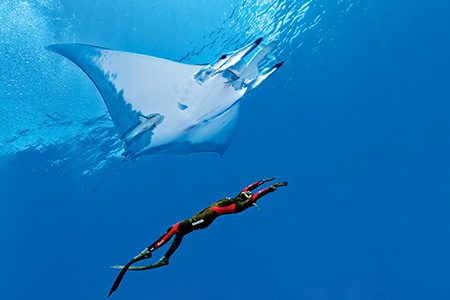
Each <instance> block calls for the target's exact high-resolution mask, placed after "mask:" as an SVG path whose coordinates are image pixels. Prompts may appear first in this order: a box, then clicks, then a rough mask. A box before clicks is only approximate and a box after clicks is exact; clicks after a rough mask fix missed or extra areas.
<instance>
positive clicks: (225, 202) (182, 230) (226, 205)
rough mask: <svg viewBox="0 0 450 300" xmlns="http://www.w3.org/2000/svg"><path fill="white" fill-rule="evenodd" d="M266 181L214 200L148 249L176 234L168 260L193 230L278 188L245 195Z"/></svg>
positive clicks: (242, 208) (151, 249)
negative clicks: (231, 195)
mask: <svg viewBox="0 0 450 300" xmlns="http://www.w3.org/2000/svg"><path fill="white" fill-rule="evenodd" d="M264 182H265V181H264V180H260V181H258V182H255V183H253V184H251V185H249V186H248V187H246V188H245V189H243V190H242V192H241V193H240V194H239V195H238V196H237V197H235V198H224V199H221V200H219V201H217V202H214V203H213V204H211V205H210V206H208V207H207V208H205V209H204V210H202V211H201V212H199V213H197V214H195V215H194V216H193V217H191V218H189V219H187V220H184V221H180V222H178V223H176V224H175V225H173V226H172V227H170V228H169V229H168V230H167V232H166V233H165V234H164V235H163V236H161V237H160V238H159V239H158V240H157V241H156V242H154V243H153V244H152V245H151V246H149V247H148V250H149V251H150V252H153V251H154V250H156V249H158V248H159V247H161V246H163V245H164V244H166V243H167V242H168V241H169V240H170V239H171V238H172V237H173V236H175V238H174V241H173V243H172V245H171V246H170V248H169V250H168V251H167V252H166V254H165V255H164V257H165V258H166V259H167V260H168V259H169V258H170V256H172V254H173V253H174V252H175V250H177V248H178V246H179V245H180V243H181V241H182V240H183V237H184V236H185V235H186V234H188V233H191V232H192V231H194V230H197V229H203V228H206V227H208V226H209V225H211V224H212V222H214V220H215V219H216V218H217V217H219V216H221V215H226V214H234V213H239V212H241V211H244V210H246V209H247V208H249V207H251V206H253V205H254V204H255V203H256V201H258V199H259V198H261V197H262V196H264V195H267V194H268V193H270V192H273V191H275V190H276V188H275V187H273V186H271V187H268V188H265V189H262V190H261V191H259V192H257V193H255V194H252V195H250V196H248V197H246V196H245V194H244V193H245V192H249V191H252V190H254V189H256V188H257V187H259V186H260V185H262V184H263V183H264Z"/></svg>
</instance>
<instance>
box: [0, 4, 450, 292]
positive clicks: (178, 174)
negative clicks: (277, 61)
mask: <svg viewBox="0 0 450 300" xmlns="http://www.w3.org/2000/svg"><path fill="white" fill-rule="evenodd" d="M449 9H450V4H446V3H445V2H444V1H437V0H436V1H434V0H432V1H428V2H426V3H424V2H423V1H416V0H410V1H396V2H395V1H394V2H393V1H387V0H379V1H368V0H360V1H357V0H348V1H345V0H312V1H294V0H292V1H282V0H272V1H264V0H246V1H242V0H241V1H237V0H235V1H231V0H230V1H225V0H215V1H214V3H212V1H207V0H195V1H194V0H186V1H182V2H180V1H162V0H158V1H114V2H112V3H110V2H109V1H86V0H81V1H69V0H29V1H16V0H2V2H1V3H0V22H1V26H0V54H1V56H0V66H1V68H0V101H1V105H0V245H1V248H0V254H1V257H2V262H1V263H2V268H1V269H0V299H99V298H105V297H106V294H107V292H108V290H109V288H110V286H111V284H112V282H113V280H114V278H115V276H116V274H117V272H116V270H112V269H110V268H109V266H110V265H114V264H118V263H125V262H126V261H128V260H129V259H130V258H131V257H132V256H134V255H135V254H136V253H137V252H138V251H140V250H142V248H143V247H145V246H146V245H148V244H149V243H151V242H153V241H154V240H155V239H156V238H157V237H159V236H160V235H161V234H162V233H163V232H164V231H165V230H166V229H167V227H168V226H170V225H171V224H173V223H174V222H176V221H178V220H180V219H184V218H187V217H190V216H191V215H192V214H193V213H195V212H197V211H199V210H200V209H202V208H203V207H205V206H207V205H209V204H210V203H211V202H213V201H215V200H217V199H219V198H221V197H223V196H233V195H235V194H236V192H237V191H239V190H240V189H241V188H242V187H243V186H245V185H246V184H248V183H250V182H252V181H255V180H258V179H260V178H264V177H269V176H276V177H277V178H279V179H280V180H281V179H285V180H288V181H289V183H290V185H289V187H287V188H285V189H283V190H281V189H280V190H279V191H277V192H276V193H274V194H271V195H269V196H267V197H266V198H264V199H262V200H261V202H260V206H261V210H257V209H251V210H248V211H246V212H244V213H242V214H238V215H233V216H226V217H222V218H220V219H218V220H217V221H216V222H215V223H214V224H213V225H212V226H211V227H210V228H208V229H207V230H204V231H198V232H194V233H192V234H191V235H189V236H187V237H186V238H185V239H184V241H183V244H182V245H181V247H180V249H179V250H178V252H177V253H176V254H175V255H174V256H173V258H172V259H171V264H170V265H169V266H168V267H165V268H161V269H158V270H153V271H148V272H143V273H137V274H136V273H134V274H127V276H126V277H125V280H124V282H123V284H122V286H121V287H120V289H119V290H118V292H117V293H116V294H114V295H113V297H114V298H117V299H180V298H182V297H183V298H184V299H212V298H214V299H448V298H449V297H450V282H449V278H450V276H449V270H450V256H449V255H448V253H449V251H450V238H449V236H450V235H449V234H450V219H449V218H448V212H449V211H450V204H449V202H448V199H449V196H450V159H449V153H450V143H449V139H448V132H449V131H450V118H449V116H450V104H449V102H448V101H449V99H450V75H449V74H450V73H449V69H450V56H449V53H450V35H449V34H448V28H449V25H450V24H449V23H450V21H449V20H450V13H449V12H450V10H449ZM259 36H264V37H266V38H267V39H278V40H280V41H281V44H280V47H279V49H278V52H277V53H276V55H277V56H278V57H280V58H281V59H283V60H286V64H285V65H284V66H283V68H282V69H281V70H279V72H277V73H276V74H275V75H274V76H273V77H271V78H270V79H269V80H267V81H266V82H264V83H263V84H262V85H261V86H260V87H258V88H257V89H256V90H254V91H252V92H251V93H250V94H248V95H246V96H245V99H243V101H242V105H241V114H240V119H239V123H238V126H237V131H236V133H235V135H234V138H233V141H232V143H231V145H230V147H229V149H228V151H227V152H226V153H225V155H224V156H223V157H221V156H219V155H216V154H211V153H209V154H208V153H200V154H193V155H179V156H154V157H147V158H145V159H142V160H139V161H138V162H136V163H133V162H127V163H122V162H121V155H120V154H121V152H122V144H121V142H120V140H119V139H118V136H117V134H116V133H115V130H114V127H113V124H112V122H111V120H110V117H109V116H108V113H107V111H106V108H105V106H104V104H103V101H102V99H101V97H100V95H99V94H98V92H97V90H96V88H95V86H94V85H93V84H92V83H91V82H90V81H89V79H88V78H87V77H86V76H85V74H83V73H82V71H80V70H79V69H78V68H77V67H76V66H75V65H73V64H71V63H70V62H68V61H66V60H64V59H63V58H61V57H59V56H57V55H55V54H54V53H50V52H48V51H46V50H45V49H44V47H45V46H47V45H49V44H53V43H63V42H79V43H88V44H95V45H99V46H104V47H108V48H113V49H120V50H125V51H131V52H138V53H144V54H148V55H154V56H159V57H165V58H168V59H173V60H179V61H183V62H188V63H205V62H210V61H211V60H213V59H214V58H217V56H218V55H219V54H220V53H222V52H224V51H231V50H234V49H236V48H238V47H240V46H241V45H243V44H245V43H246V42H248V41H251V40H254V39H255V38H257V37H259ZM93 190H95V192H94V193H92V191H93ZM162 253H163V251H160V252H158V253H155V257H157V256H159V255H160V254H162Z"/></svg>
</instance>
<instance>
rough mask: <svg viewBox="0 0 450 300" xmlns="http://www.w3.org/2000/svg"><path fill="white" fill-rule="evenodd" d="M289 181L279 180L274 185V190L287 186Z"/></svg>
mask: <svg viewBox="0 0 450 300" xmlns="http://www.w3.org/2000/svg"><path fill="white" fill-rule="evenodd" d="M287 185H288V182H287V181H282V182H277V183H275V184H274V185H272V188H273V190H274V191H275V190H276V189H277V188H279V187H280V186H287Z"/></svg>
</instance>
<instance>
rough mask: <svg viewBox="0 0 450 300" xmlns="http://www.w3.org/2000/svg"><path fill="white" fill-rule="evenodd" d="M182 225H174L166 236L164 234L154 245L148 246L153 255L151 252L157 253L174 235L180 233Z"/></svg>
mask: <svg viewBox="0 0 450 300" xmlns="http://www.w3.org/2000/svg"><path fill="white" fill-rule="evenodd" d="M180 223H181V222H178V223H176V224H175V225H173V226H172V227H170V228H169V229H168V230H167V232H166V233H165V234H163V235H162V236H161V237H160V238H159V239H157V240H156V241H155V242H154V243H153V244H151V245H150V246H148V247H147V249H148V250H149V252H150V253H151V252H153V251H155V250H156V249H158V248H160V247H162V246H164V245H165V244H166V243H167V242H168V241H169V240H170V239H171V238H172V236H173V235H175V234H177V233H180V231H179V229H178V226H179V225H180ZM144 251H145V250H144Z"/></svg>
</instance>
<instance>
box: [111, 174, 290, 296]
mask: <svg viewBox="0 0 450 300" xmlns="http://www.w3.org/2000/svg"><path fill="white" fill-rule="evenodd" d="M272 180H274V178H267V179H263V180H260V181H258V182H255V183H253V184H251V185H249V186H248V187H246V188H245V189H243V190H242V192H240V193H239V195H238V196H236V197H234V198H224V199H221V200H219V201H217V202H214V203H213V204H211V205H210V206H208V207H207V208H205V209H204V210H202V211H201V212H199V213H197V214H196V215H194V216H193V217H192V218H189V219H187V220H184V221H180V222H178V223H176V224H175V225H173V226H172V227H170V228H169V229H168V230H167V232H166V233H165V234H163V235H162V236H161V237H160V238H159V239H158V240H157V241H156V242H154V243H153V244H152V245H150V246H149V247H147V248H145V249H144V250H143V251H142V252H141V253H139V254H138V255H137V256H135V257H134V258H133V259H132V260H130V261H129V262H128V263H127V264H126V265H124V266H113V268H117V269H121V271H120V273H119V275H117V278H116V280H115V281H114V283H113V286H112V287H111V290H110V291H109V294H108V296H111V294H112V293H113V292H114V291H115V290H117V288H118V287H119V285H120V282H121V281H122V279H123V277H124V276H125V273H126V272H127V271H128V270H133V271H143V270H149V269H154V268H159V267H162V266H166V265H168V264H169V258H170V257H171V256H172V255H173V253H174V252H175V250H177V248H178V246H180V243H181V241H182V240H183V237H184V236H185V235H186V234H188V233H190V232H192V231H194V230H197V229H203V228H206V227H208V226H209V225H211V223H212V222H214V220H215V219H216V218H217V217H218V216H221V215H226V214H234V213H238V212H241V211H243V210H246V209H247V208H249V207H251V206H253V205H256V201H258V199H259V198H261V197H262V196H264V195H267V194H268V193H270V192H273V191H275V190H276V189H277V188H278V187H280V186H286V185H287V182H286V181H283V182H279V183H275V184H273V185H272V186H271V187H268V188H265V189H262V190H260V191H259V192H257V193H255V194H252V193H251V192H250V191H252V190H254V189H256V188H257V187H259V186H260V185H262V184H263V183H266V182H269V181H272ZM172 237H175V238H174V240H173V242H172V245H170V247H169V250H167V252H166V254H164V256H163V257H162V258H161V259H160V260H158V261H157V262H156V263H154V264H151V265H147V266H133V264H134V263H136V262H138V261H141V260H144V259H148V258H151V257H152V252H153V251H155V250H156V249H158V248H160V247H162V246H163V245H164V244H166V243H167V242H168V241H169V240H170V239H171V238H172Z"/></svg>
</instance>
